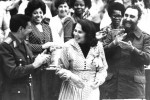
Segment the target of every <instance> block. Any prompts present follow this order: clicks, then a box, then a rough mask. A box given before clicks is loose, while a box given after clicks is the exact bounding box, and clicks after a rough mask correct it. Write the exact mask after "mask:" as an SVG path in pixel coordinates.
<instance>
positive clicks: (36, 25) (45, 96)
mask: <svg viewBox="0 0 150 100" xmlns="http://www.w3.org/2000/svg"><path fill="white" fill-rule="evenodd" d="M45 13H46V5H45V3H44V2H43V1H42V0H31V1H30V2H29V3H28V5H27V7H26V9H25V15H28V16H30V18H31V29H32V32H31V33H30V34H29V36H28V38H27V39H26V40H27V41H28V43H29V45H30V46H31V49H32V52H33V54H34V56H37V55H38V54H39V53H41V52H42V51H43V50H44V49H48V48H49V47H50V46H51V43H52V42H53V37H52V34H51V29H50V27H49V25H48V24H45V23H44V22H43V18H44V14H45ZM49 64H50V62H49V63H47V64H45V65H42V66H41V68H39V69H37V70H36V71H35V72H34V74H33V87H35V90H34V91H33V92H34V96H35V100H49V99H53V97H54V92H53V81H54V78H55V72H54V71H47V70H45V67H49Z"/></svg>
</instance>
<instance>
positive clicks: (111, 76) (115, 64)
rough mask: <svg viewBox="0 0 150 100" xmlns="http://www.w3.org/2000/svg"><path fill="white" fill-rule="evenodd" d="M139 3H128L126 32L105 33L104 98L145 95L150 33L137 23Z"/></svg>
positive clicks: (125, 23)
mask: <svg viewBox="0 0 150 100" xmlns="http://www.w3.org/2000/svg"><path fill="white" fill-rule="evenodd" d="M141 14H142V13H141V10H140V8H139V7H138V6H128V7H127V8H126V11H125V14H124V17H123V26H124V28H125V33H121V34H118V35H116V36H112V35H111V34H108V35H107V37H106V44H107V45H106V46H105V47H104V48H105V53H106V58H107V62H108V65H109V67H108V76H107V79H106V82H105V83H104V84H103V86H102V88H103V89H104V92H105V93H104V94H105V96H104V97H103V99H108V98H109V99H143V98H145V88H144V87H145V73H144V65H148V64H149V63H150V36H149V35H148V34H147V33H144V32H142V31H141V30H140V29H139V28H138V27H137V24H138V21H139V19H140V17H141Z"/></svg>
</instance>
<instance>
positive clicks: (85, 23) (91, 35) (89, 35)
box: [77, 19, 98, 46]
mask: <svg viewBox="0 0 150 100" xmlns="http://www.w3.org/2000/svg"><path fill="white" fill-rule="evenodd" d="M77 23H78V24H80V25H81V27H82V30H83V31H84V32H85V33H86V34H85V39H86V40H87V41H86V42H87V43H89V45H90V46H96V44H97V42H98V41H97V39H96V37H95V34H96V28H95V26H94V24H93V22H92V21H89V20H87V19H80V20H78V22H77Z"/></svg>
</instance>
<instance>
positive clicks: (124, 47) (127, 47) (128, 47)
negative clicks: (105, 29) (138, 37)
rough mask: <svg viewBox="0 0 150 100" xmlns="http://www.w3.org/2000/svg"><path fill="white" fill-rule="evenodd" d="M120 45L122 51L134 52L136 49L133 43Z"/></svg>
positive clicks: (120, 43) (121, 42)
mask: <svg viewBox="0 0 150 100" xmlns="http://www.w3.org/2000/svg"><path fill="white" fill-rule="evenodd" d="M118 44H119V46H120V47H121V48H122V49H126V50H129V51H133V49H134V47H133V45H132V43H131V41H128V42H124V41H120V42H119V43H118Z"/></svg>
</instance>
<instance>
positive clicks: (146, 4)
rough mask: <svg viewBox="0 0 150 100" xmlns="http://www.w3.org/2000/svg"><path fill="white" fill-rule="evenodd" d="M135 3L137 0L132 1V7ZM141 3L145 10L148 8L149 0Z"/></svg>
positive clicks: (149, 6)
mask: <svg viewBox="0 0 150 100" xmlns="http://www.w3.org/2000/svg"><path fill="white" fill-rule="evenodd" d="M135 2H137V0H132V5H134V4H135ZM143 2H144V6H145V8H146V9H147V8H150V0H143Z"/></svg>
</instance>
